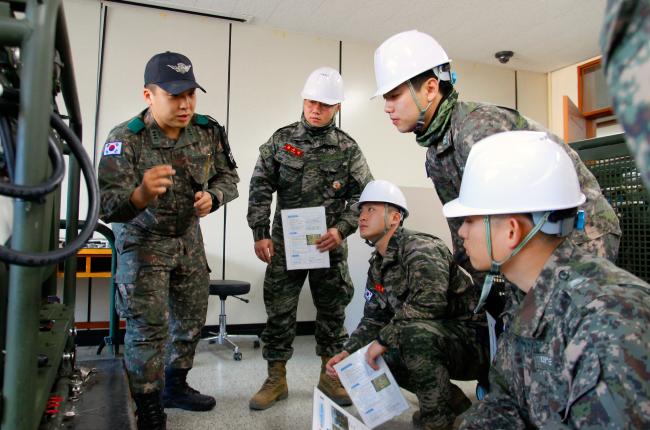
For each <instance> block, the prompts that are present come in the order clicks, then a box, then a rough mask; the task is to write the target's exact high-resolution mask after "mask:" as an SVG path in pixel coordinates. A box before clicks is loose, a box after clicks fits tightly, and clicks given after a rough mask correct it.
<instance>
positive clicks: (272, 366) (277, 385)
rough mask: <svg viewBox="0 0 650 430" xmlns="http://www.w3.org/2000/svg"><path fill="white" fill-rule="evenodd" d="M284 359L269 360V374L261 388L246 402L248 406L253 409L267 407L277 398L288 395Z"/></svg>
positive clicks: (281, 398) (280, 398) (283, 397)
mask: <svg viewBox="0 0 650 430" xmlns="http://www.w3.org/2000/svg"><path fill="white" fill-rule="evenodd" d="M286 364H287V362H286V361H269V363H268V368H269V376H268V378H266V381H264V384H262V388H260V390H259V391H258V392H257V393H255V395H254V396H253V397H252V398H251V400H250V401H249V402H248V407H249V408H251V409H254V410H263V409H268V408H270V407H271V406H273V404H274V403H275V402H277V401H278V400H283V399H286V398H287V397H288V396H289V387H288V386H287V368H286Z"/></svg>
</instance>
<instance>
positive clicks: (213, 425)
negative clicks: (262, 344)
mask: <svg viewBox="0 0 650 430" xmlns="http://www.w3.org/2000/svg"><path fill="white" fill-rule="evenodd" d="M238 343H239V345H240V347H241V351H242V353H243V359H242V360H241V361H235V360H233V356H232V352H231V351H230V350H229V349H227V348H226V347H224V346H218V345H210V344H208V343H207V342H204V341H202V342H201V343H200V344H199V347H198V348H197V354H196V358H195V362H194V368H193V369H192V371H191V372H190V373H189V377H188V381H189V383H190V385H191V386H192V387H194V388H196V389H197V390H199V391H201V392H202V393H205V394H210V395H212V396H214V397H216V399H217V406H216V407H215V408H214V409H213V410H212V411H209V412H188V411H183V410H180V409H167V410H166V412H167V416H168V418H167V428H168V429H170V430H174V429H191V430H203V429H206V430H207V429H210V430H212V429H243V430H257V429H259V430H291V429H301V430H305V429H306V430H309V429H311V422H312V398H313V389H314V386H315V385H316V384H317V383H318V375H319V371H320V357H318V356H317V355H316V354H315V351H314V347H315V342H314V337H313V336H300V337H297V338H296V341H295V344H294V347H295V353H294V356H293V358H292V359H291V360H290V361H289V363H288V364H287V379H288V384H289V398H288V399H287V400H283V401H280V402H278V403H277V404H276V405H275V406H273V407H271V408H270V409H267V410H265V411H251V410H250V409H249V408H248V400H249V399H250V397H251V396H252V395H253V394H254V393H255V392H256V391H257V390H258V389H259V387H260V386H261V385H262V382H264V379H265V377H266V362H265V361H264V359H263V358H262V350H261V348H257V349H254V348H253V343H252V341H250V340H241V341H240V342H238ZM458 385H459V386H461V388H463V390H465V391H466V392H467V393H468V395H471V398H472V399H474V396H473V392H474V387H475V384H473V383H469V382H460V383H458ZM403 393H404V395H405V397H406V399H407V401H408V402H409V404H410V405H411V408H410V410H408V411H407V412H405V413H404V414H402V415H401V416H399V417H397V418H395V419H394V420H393V421H391V422H388V423H386V424H384V425H382V426H380V427H378V428H379V429H382V430H386V429H395V430H405V429H411V428H413V427H412V424H411V415H412V414H413V412H414V411H416V410H417V399H416V398H415V396H414V395H412V394H411V393H409V392H406V391H403ZM347 409H348V410H349V411H350V412H351V413H355V411H354V407H353V406H352V407H349V408H347Z"/></svg>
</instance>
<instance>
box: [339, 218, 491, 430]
mask: <svg viewBox="0 0 650 430" xmlns="http://www.w3.org/2000/svg"><path fill="white" fill-rule="evenodd" d="M365 297H366V305H365V308H364V313H363V318H362V319H361V322H360V323H359V326H358V327H357V329H356V330H355V331H354V333H352V335H351V336H350V340H348V342H347V343H346V344H345V347H344V349H345V350H346V351H349V352H354V351H356V350H357V349H359V348H361V347H363V346H364V345H366V344H368V343H370V342H372V341H373V340H375V339H377V340H378V342H379V343H381V344H383V345H385V346H387V347H388V348H389V349H388V351H387V352H386V353H385V354H384V359H385V360H386V362H387V363H388V365H389V367H390V368H391V371H393V373H394V374H395V377H396V379H397V381H398V383H399V384H400V386H402V387H404V388H406V389H408V390H410V391H412V392H414V393H415V394H416V395H417V397H418V400H419V402H420V411H421V418H422V421H423V422H425V423H432V424H433V425H435V426H439V427H443V426H445V425H448V424H449V423H450V422H453V419H454V418H455V414H454V413H453V412H452V407H451V406H450V387H451V383H450V382H449V379H450V378H453V379H459V380H474V379H477V378H478V377H479V376H480V375H481V374H483V373H486V372H487V368H488V366H489V358H488V355H489V351H488V344H487V326H486V323H485V315H484V314H482V313H481V314H477V315H475V314H474V313H473V312H472V311H473V309H474V307H475V306H476V303H477V302H478V290H477V289H476V288H473V287H472V280H471V279H470V277H469V276H468V275H467V274H466V273H465V272H464V271H463V270H462V269H460V268H459V267H458V265H457V264H456V263H454V261H453V259H452V256H451V253H450V252H449V249H448V248H447V246H446V245H445V244H444V242H443V241H442V240H440V239H438V238H436V237H434V236H430V235H428V234H424V233H418V232H415V231H410V230H406V229H403V228H401V227H400V228H399V229H397V230H396V231H395V233H394V234H393V236H392V237H391V238H390V241H389V242H388V247H387V251H386V255H385V256H384V257H382V256H381V255H380V254H379V253H378V252H376V251H375V252H374V253H373V255H372V257H371V258H370V269H369V270H368V281H367V286H366V292H365Z"/></svg>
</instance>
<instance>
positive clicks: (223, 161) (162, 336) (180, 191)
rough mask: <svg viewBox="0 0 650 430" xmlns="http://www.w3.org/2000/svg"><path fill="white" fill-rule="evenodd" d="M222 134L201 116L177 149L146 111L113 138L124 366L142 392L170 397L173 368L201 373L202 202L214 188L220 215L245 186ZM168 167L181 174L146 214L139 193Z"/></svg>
mask: <svg viewBox="0 0 650 430" xmlns="http://www.w3.org/2000/svg"><path fill="white" fill-rule="evenodd" d="M218 127H220V126H218V124H216V122H213V120H211V119H209V118H208V117H206V116H203V115H194V117H193V118H192V121H191V123H190V124H189V125H188V126H187V127H186V128H184V129H183V130H182V131H181V134H180V136H179V138H178V140H171V139H168V138H167V137H166V136H165V134H164V133H163V131H162V130H161V129H160V127H159V126H158V124H157V123H156V122H155V121H154V120H153V118H152V116H151V114H150V113H149V111H148V110H145V111H143V112H142V113H141V114H140V115H138V116H136V117H135V118H133V119H132V120H130V121H128V122H124V123H122V124H120V125H118V126H117V127H115V128H114V129H113V130H112V131H111V132H110V134H109V135H108V139H107V143H106V145H105V148H109V146H110V145H112V144H114V143H116V142H118V143H120V144H121V151H120V153H118V154H115V155H103V156H102V158H101V161H100V163H99V186H100V189H101V218H102V220H103V221H105V222H107V223H108V222H112V223H113V231H114V232H115V238H116V240H115V245H116V248H117V253H118V259H117V273H116V275H115V282H116V284H117V291H116V302H117V308H118V311H119V312H120V314H121V316H122V317H123V318H125V319H126V320H127V328H126V337H125V344H126V345H125V346H126V348H125V355H124V359H125V362H126V368H127V371H128V373H129V380H130V384H131V390H132V392H133V393H149V392H152V391H155V390H162V388H163V381H164V368H165V366H166V367H167V368H169V369H189V368H191V367H192V363H193V360H194V350H195V348H196V344H197V342H198V340H199V336H200V334H201V328H202V327H203V324H204V323H205V314H206V310H207V305H208V293H209V290H208V283H209V277H208V267H207V261H206V257H205V251H204V249H203V238H202V235H201V229H200V225H199V218H198V217H197V215H196V214H195V209H194V207H193V205H194V194H195V193H196V192H197V191H201V190H203V189H204V187H205V186H207V189H206V191H207V192H209V193H211V194H212V196H213V205H212V210H213V211H214V210H216V209H217V207H218V206H220V205H222V204H225V203H227V202H229V201H231V200H233V199H234V198H236V197H237V196H238V193H237V186H236V184H237V182H239V177H238V176H237V172H236V171H235V169H234V168H233V167H231V165H230V164H229V161H228V158H227V157H229V156H230V150H229V149H228V145H227V141H226V140H225V134H223V133H220V132H219V130H218ZM104 152H105V153H106V152H107V151H106V149H105V151H104ZM109 152H110V151H109ZM160 164H170V165H172V167H173V168H174V169H175V170H176V175H175V176H173V178H172V180H173V185H172V186H171V188H169V189H168V190H167V192H166V193H165V194H163V195H161V196H159V197H158V199H157V200H155V201H154V202H152V203H150V204H149V206H148V207H147V208H145V209H144V210H138V209H137V208H136V207H135V206H134V205H133V204H132V203H131V201H130V196H131V193H132V192H133V190H134V189H135V188H136V187H137V186H138V185H139V184H140V183H141V182H142V177H143V175H144V172H145V171H146V170H148V169H150V168H151V167H154V166H156V165H160Z"/></svg>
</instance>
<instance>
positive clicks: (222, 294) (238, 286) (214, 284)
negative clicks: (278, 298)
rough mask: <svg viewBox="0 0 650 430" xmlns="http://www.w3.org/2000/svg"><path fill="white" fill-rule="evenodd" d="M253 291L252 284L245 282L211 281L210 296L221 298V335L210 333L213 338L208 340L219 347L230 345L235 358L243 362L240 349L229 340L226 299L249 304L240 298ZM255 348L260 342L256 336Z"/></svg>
mask: <svg viewBox="0 0 650 430" xmlns="http://www.w3.org/2000/svg"><path fill="white" fill-rule="evenodd" d="M250 290H251V284H250V283H249V282H244V281H233V280H211V281H210V295H211V296H219V299H220V300H221V313H220V314H219V333H213V332H208V333H210V334H211V335H213V336H212V337H208V338H206V340H207V341H209V342H210V343H218V344H219V345H228V346H229V347H230V348H232V350H233V358H234V359H235V360H237V361H239V360H241V358H242V354H241V352H239V347H238V346H237V345H235V344H234V343H233V342H232V341H231V340H230V339H229V338H230V337H232V336H228V333H226V299H227V298H228V296H230V297H234V298H235V299H237V300H241V301H242V302H245V303H248V299H242V298H241V297H239V296H240V295H242V294H248V292H249V291H250ZM253 346H254V347H255V348H259V346H260V341H259V339H258V338H257V336H255V341H254V342H253Z"/></svg>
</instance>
